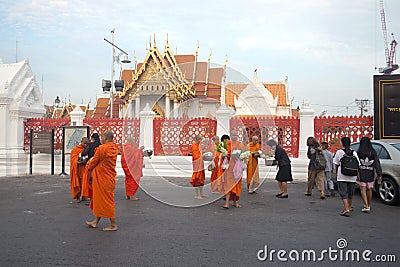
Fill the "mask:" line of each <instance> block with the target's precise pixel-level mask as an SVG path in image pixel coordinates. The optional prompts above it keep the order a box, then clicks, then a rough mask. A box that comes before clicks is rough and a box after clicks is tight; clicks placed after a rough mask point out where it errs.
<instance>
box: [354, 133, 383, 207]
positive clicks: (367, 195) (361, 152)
mask: <svg viewBox="0 0 400 267" xmlns="http://www.w3.org/2000/svg"><path fill="white" fill-rule="evenodd" d="M357 155H358V158H359V160H360V169H359V177H358V179H357V183H358V184H359V185H360V189H361V197H362V200H363V202H364V207H363V208H362V210H361V211H362V212H370V210H371V200H372V189H373V188H374V175H375V172H376V174H377V179H378V183H380V182H382V167H381V163H380V161H379V157H378V155H377V153H376V151H375V149H374V148H373V147H372V144H371V140H370V139H369V138H368V137H366V136H364V137H362V138H361V140H360V146H359V148H358V150H357Z"/></svg>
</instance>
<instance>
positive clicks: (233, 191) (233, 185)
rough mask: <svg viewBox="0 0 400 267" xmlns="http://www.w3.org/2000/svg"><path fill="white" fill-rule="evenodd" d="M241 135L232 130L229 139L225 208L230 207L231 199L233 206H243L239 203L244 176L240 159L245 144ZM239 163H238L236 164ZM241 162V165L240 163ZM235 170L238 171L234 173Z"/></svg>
mask: <svg viewBox="0 0 400 267" xmlns="http://www.w3.org/2000/svg"><path fill="white" fill-rule="evenodd" d="M238 138H239V135H238V133H237V131H235V130H233V131H231V140H230V141H228V151H230V152H229V154H230V160H229V167H228V169H227V170H226V180H225V185H224V189H225V190H226V195H225V201H226V203H225V205H224V206H223V207H224V208H225V209H229V200H232V201H233V206H234V207H236V208H240V207H241V206H240V205H239V204H238V203H237V201H238V200H239V198H240V195H241V193H242V176H243V165H242V161H241V160H240V154H241V153H242V152H243V151H244V145H243V143H242V142H240V141H239V140H238ZM236 164H238V165H236ZM239 164H240V165H239ZM234 172H236V173H235V174H234Z"/></svg>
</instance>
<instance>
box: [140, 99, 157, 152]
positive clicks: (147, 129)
mask: <svg viewBox="0 0 400 267" xmlns="http://www.w3.org/2000/svg"><path fill="white" fill-rule="evenodd" d="M155 116H156V113H155V112H154V111H152V110H151V108H150V106H149V103H147V104H146V106H145V108H144V109H143V110H142V111H141V112H139V118H140V142H139V146H144V147H145V149H151V150H154V143H153V120H154V117H155Z"/></svg>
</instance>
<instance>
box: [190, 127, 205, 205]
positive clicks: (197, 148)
mask: <svg viewBox="0 0 400 267" xmlns="http://www.w3.org/2000/svg"><path fill="white" fill-rule="evenodd" d="M194 141H195V142H194V144H193V145H192V164H193V175H192V179H190V183H191V184H192V186H193V187H194V189H195V193H196V195H195V198H196V199H202V198H204V197H205V195H203V186H204V182H205V179H206V174H205V171H204V162H203V153H202V151H201V144H200V143H201V141H203V136H202V135H197V136H196V137H195V139H194Z"/></svg>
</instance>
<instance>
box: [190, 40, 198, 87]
mask: <svg viewBox="0 0 400 267" xmlns="http://www.w3.org/2000/svg"><path fill="white" fill-rule="evenodd" d="M199 48H200V42H199V40H197V47H196V55H195V57H194V64H193V76H192V83H193V84H194V82H195V79H196V68H197V58H198V56H199Z"/></svg>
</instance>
